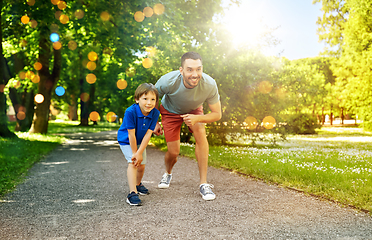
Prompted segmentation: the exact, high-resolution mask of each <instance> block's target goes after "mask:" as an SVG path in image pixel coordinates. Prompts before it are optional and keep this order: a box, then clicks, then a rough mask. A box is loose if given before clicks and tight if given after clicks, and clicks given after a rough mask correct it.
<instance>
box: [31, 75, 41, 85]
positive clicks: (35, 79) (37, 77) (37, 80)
mask: <svg viewBox="0 0 372 240" xmlns="http://www.w3.org/2000/svg"><path fill="white" fill-rule="evenodd" d="M31 81H32V82H33V83H38V82H40V76H39V75H37V74H35V75H34V76H33V77H31Z"/></svg>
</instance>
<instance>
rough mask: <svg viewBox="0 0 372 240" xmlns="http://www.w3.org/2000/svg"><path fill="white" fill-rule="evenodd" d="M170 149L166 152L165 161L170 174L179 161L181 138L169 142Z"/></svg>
mask: <svg viewBox="0 0 372 240" xmlns="http://www.w3.org/2000/svg"><path fill="white" fill-rule="evenodd" d="M167 146H168V151H167V152H166V153H165V158H164V163H165V170H166V171H167V173H168V174H171V173H172V169H173V166H174V164H176V162H177V157H178V155H179V153H180V140H176V141H173V142H167Z"/></svg>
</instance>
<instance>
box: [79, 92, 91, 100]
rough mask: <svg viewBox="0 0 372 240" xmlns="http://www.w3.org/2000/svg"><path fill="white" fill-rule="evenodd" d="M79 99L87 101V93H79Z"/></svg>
mask: <svg viewBox="0 0 372 240" xmlns="http://www.w3.org/2000/svg"><path fill="white" fill-rule="evenodd" d="M80 100H81V101H83V102H88V101H89V93H82V94H80Z"/></svg>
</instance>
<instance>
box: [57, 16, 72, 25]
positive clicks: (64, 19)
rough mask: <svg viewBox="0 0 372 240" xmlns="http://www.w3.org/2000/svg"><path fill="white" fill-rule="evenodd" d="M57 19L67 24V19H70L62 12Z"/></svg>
mask: <svg viewBox="0 0 372 240" xmlns="http://www.w3.org/2000/svg"><path fill="white" fill-rule="evenodd" d="M59 21H60V22H61V23H62V24H67V23H68V22H69V21H70V18H69V17H68V16H67V15H65V14H62V15H61V16H60V17H59Z"/></svg>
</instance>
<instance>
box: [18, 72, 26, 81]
mask: <svg viewBox="0 0 372 240" xmlns="http://www.w3.org/2000/svg"><path fill="white" fill-rule="evenodd" d="M18 76H19V78H20V79H25V78H26V72H24V71H20V72H19V73H18Z"/></svg>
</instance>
